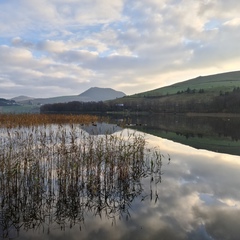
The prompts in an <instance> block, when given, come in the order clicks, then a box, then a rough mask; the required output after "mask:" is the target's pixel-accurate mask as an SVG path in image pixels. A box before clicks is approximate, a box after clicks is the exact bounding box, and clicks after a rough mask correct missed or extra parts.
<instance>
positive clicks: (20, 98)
mask: <svg viewBox="0 0 240 240" xmlns="http://www.w3.org/2000/svg"><path fill="white" fill-rule="evenodd" d="M32 99H34V98H33V97H28V96H18V97H14V98H12V99H11V100H14V101H15V102H22V101H27V100H32Z"/></svg>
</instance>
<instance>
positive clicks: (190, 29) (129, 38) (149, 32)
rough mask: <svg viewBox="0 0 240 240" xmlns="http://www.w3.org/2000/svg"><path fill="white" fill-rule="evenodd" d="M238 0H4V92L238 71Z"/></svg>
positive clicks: (66, 91)
mask: <svg viewBox="0 0 240 240" xmlns="http://www.w3.org/2000/svg"><path fill="white" fill-rule="evenodd" d="M239 10H240V1H239V0H227V1H226V0H0V97H4V98H12V97H16V96H19V95H27V96H31V97H51V96H61V95H76V94H80V93H82V92H83V91H85V90H87V89H88V88H90V87H95V86H96V87H111V88H114V89H116V90H119V91H123V92H125V93H126V94H134V93H139V92H143V91H147V90H151V89H155V88H159V87H162V86H166V85H170V84H172V83H175V82H179V81H183V80H187V79H190V78H194V77H197V76H199V75H209V74H214V73H221V72H227V71H235V70H239V63H240V45H239V43H240V13H239Z"/></svg>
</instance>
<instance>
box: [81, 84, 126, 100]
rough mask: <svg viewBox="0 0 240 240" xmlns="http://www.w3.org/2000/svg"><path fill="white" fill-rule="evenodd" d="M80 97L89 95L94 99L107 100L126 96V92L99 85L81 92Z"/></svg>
mask: <svg viewBox="0 0 240 240" xmlns="http://www.w3.org/2000/svg"><path fill="white" fill-rule="evenodd" d="M79 96H80V97H88V98H91V99H94V101H96V102H97V101H106V100H111V99H115V98H121V97H124V96H126V94H125V93H123V92H120V91H116V90H114V89H112V88H99V87H92V88H90V89H88V90H87V91H85V92H83V93H81V94H80V95H79Z"/></svg>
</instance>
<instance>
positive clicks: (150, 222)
mask: <svg viewBox="0 0 240 240" xmlns="http://www.w3.org/2000/svg"><path fill="white" fill-rule="evenodd" d="M163 119H164V118H163V117H162V116H161V117H159V116H154V117H145V118H144V117H139V116H138V117H135V118H131V119H130V118H128V120H127V121H128V122H127V126H126V128H124V129H122V128H121V127H120V126H117V125H115V124H110V125H108V124H104V123H102V124H97V126H90V125H89V126H81V130H77V131H75V133H76V134H82V132H84V136H93V138H98V137H99V136H98V135H97V132H98V133H100V134H104V133H105V132H106V131H107V132H108V133H109V136H110V137H109V139H111V136H116V140H114V141H116V143H117V144H119V142H117V141H118V140H117V139H121V144H120V145H121V146H123V145H124V143H123V141H122V136H140V137H139V138H138V137H137V138H136V141H137V142H138V143H139V142H141V141H142V140H143V139H142V136H143V137H144V139H145V140H146V148H145V150H144V151H145V154H146V155H145V158H146V159H145V160H146V162H147V164H143V165H141V164H142V163H139V162H138V160H137V159H141V156H142V155H141V154H140V155H137V157H136V158H135V157H134V159H135V162H131V164H130V165H129V166H120V165H118V166H119V168H120V169H121V170H124V171H123V172H122V173H121V174H122V175H121V178H119V176H120V175H114V174H120V173H119V172H118V167H117V165H114V166H113V169H112V171H110V170H107V172H106V168H104V169H105V175H104V171H103V168H101V167H98V166H97V165H94V163H91V164H93V165H91V166H93V168H92V167H89V169H90V170H89V171H93V175H90V176H87V175H84V177H86V178H84V179H88V180H89V179H90V180H89V181H91V179H96V180H97V181H99V182H98V184H100V185H101V189H99V188H97V187H95V186H98V185H95V183H96V182H94V181H93V183H92V184H90V183H89V186H86V185H76V184H73V183H79V180H78V181H77V182H75V180H74V179H75V178H74V177H71V178H69V176H68V175H65V177H61V178H59V177H57V176H59V175H58V173H57V170H56V169H55V168H54V167H51V173H50V172H47V171H48V167H50V165H49V163H47V165H46V164H44V165H36V166H35V165H28V170H25V171H26V172H28V174H27V175H26V177H24V179H23V178H16V179H18V180H17V183H16V186H15V185H14V183H13V182H12V181H11V180H9V182H8V181H7V179H5V175H4V174H5V173H6V169H5V168H1V172H0V174H1V175H0V176H1V178H0V179H1V183H0V184H1V195H0V200H1V208H0V237H2V238H3V237H5V238H7V239H239V236H240V228H239V227H238V225H239V222H240V188H239V183H240V177H239V176H240V157H239V154H238V151H239V140H238V139H239V137H240V135H238V131H239V128H236V126H239V125H237V119H235V118H234V119H230V118H227V119H218V120H217V119H213V118H211V119H208V120H206V119H205V120H204V119H200V118H195V119H194V120H193V119H190V118H187V119H182V118H181V117H179V116H171V117H167V116H165V119H164V120H163ZM214 121H215V122H214ZM201 124H202V125H201ZM223 126H225V127H224V128H223ZM167 127H168V128H167ZM232 128H235V131H232V130H230V129H232ZM54 129H55V128H50V130H48V131H47V132H46V133H49V132H51V130H54ZM79 129H80V127H79ZM96 129H97V130H96ZM34 131H35V132H37V131H36V130H34ZM227 131H228V132H227ZM69 132H70V130H69ZM1 134H2V135H1V136H2V144H3V143H4V144H6V142H7V141H5V140H3V139H4V134H3V132H1ZM11 134H14V133H11ZM22 134H26V135H27V136H28V138H29V137H30V136H31V135H28V134H29V133H28V132H26V131H25V132H24V133H22ZM63 134H64V133H63ZM85 134H86V135H85ZM160 135H162V136H160ZM14 136H15V135H14ZM101 136H105V135H101ZM101 136H100V137H101ZM5 137H6V138H7V133H6V135H5ZM54 137H55V138H56V136H55V135H54ZM58 137H59V136H58ZM60 138H61V136H60ZM103 138H105V137H103ZM41 139H44V134H43V136H42V138H41ZM52 139H54V138H52ZM91 139H92V138H91ZM191 140H193V141H192V142H193V144H192V143H191ZM69 141H71V139H69ZM104 141H105V140H104ZM109 141H110V142H108V145H111V144H112V143H113V142H114V141H113V142H111V141H112V140H109ZM126 141H132V140H131V139H130V138H129V137H127V140H126ZM177 141H178V142H177ZM205 141H207V143H205V144H204V142H205ZM48 143H50V142H48ZM132 143H133V142H132ZM183 143H184V144H183ZM187 143H188V144H187ZM78 145H79V142H77V143H76V146H78ZM113 145H114V144H113ZM189 145H192V146H189ZM74 146H75V145H74ZM98 146H100V145H98ZM126 146H128V147H129V148H130V146H129V145H126ZM193 146H195V147H193ZM204 146H207V148H209V149H211V151H210V150H209V149H208V150H206V149H203V147H204ZM112 147H114V146H112ZM13 148H14V145H13ZM197 148H202V149H197ZM44 149H45V150H46V149H47V147H46V148H44ZM44 149H41V150H40V148H39V149H37V151H36V152H35V154H39V152H40V151H42V152H41V154H42V153H43V152H44V151H45V150H44ZM69 149H70V148H67V149H66V152H67V151H68V150H69ZM212 149H216V151H212ZM113 150H114V148H113ZM231 150H233V152H231ZM1 151H2V152H3V150H1ZM114 151H117V149H115V150H114ZM122 151H125V150H124V149H123V150H122ZM217 151H218V152H217ZM220 151H222V152H223V153H220ZM56 152H58V151H56ZM138 152H140V153H142V148H140V149H139V151H138ZM226 152H227V153H226ZM23 153H24V152H22V154H23ZM24 154H25V153H24ZM50 154H51V155H53V154H54V152H51V153H50ZM69 154H70V155H69ZM112 154H113V156H115V157H117V155H114V154H115V153H114V152H112ZM126 154H128V152H126ZM136 154H137V153H136ZM39 156H40V155H39ZM64 156H67V157H69V156H71V157H73V158H74V163H77V162H78V161H79V158H78V157H79V155H71V153H69V152H68V153H67V155H64ZM134 156H135V155H134ZM28 157H29V159H31V157H32V158H33V155H29V156H28ZM107 157H109V158H111V156H107V155H106V156H104V158H107ZM153 158H154V161H152V160H151V159H153ZM54 159H55V158H54ZM56 159H59V155H56ZM156 159H157V161H155V160H156ZM112 160H113V158H112ZM44 161H46V158H45V160H44ZM61 161H62V162H61ZM61 161H59V162H61V163H62V164H67V163H68V162H69V161H68V160H66V159H64V158H62V159H61ZM46 162H47V161H46ZM46 162H45V163H46ZM34 163H36V162H34ZM51 163H53V162H51ZM41 164H42V163H41ZM83 164H85V163H83ZM87 164H89V162H88V163H87ZM107 164H109V163H108V162H104V166H108V165H107ZM136 164H137V165H136ZM139 165H141V166H140V167H139ZM39 166H41V167H43V170H44V171H43V172H41V171H40V170H41V169H40V170H39ZM63 166H65V165H63ZM74 166H75V165H74ZM74 166H69V165H66V168H65V171H68V170H67V169H68V168H69V167H70V168H71V167H74ZM84 166H85V165H84ZM86 166H88V165H86ZM110 166H112V165H111V164H110V165H109V167H110ZM122 167H124V168H123V169H122ZM23 169H24V168H23ZM74 169H75V168H74ZM108 169H109V168H108ZM4 171H5V172H4ZM23 171H24V170H23ZM31 171H36V173H38V174H39V171H40V173H41V174H45V175H43V176H48V179H47V180H46V179H41V178H40V177H39V178H38V179H35V178H34V177H33V176H34V175H33V174H32V172H31ZM89 171H87V172H86V171H85V173H84V174H88V173H89ZM11 174H14V173H12V172H11ZM18 174H19V175H21V174H22V173H21V171H19V173H18ZM51 174H52V175H51ZM62 174H63V173H62ZM94 174H95V175H98V178H94V176H95V175H94ZM106 174H107V175H106ZM9 176H11V175H9ZM61 176H63V175H61ZM74 176H75V175H74ZM106 176H107V177H106ZM114 176H118V177H117V178H115V177H114ZM9 178H10V177H9ZM19 179H21V181H19ZM111 181H113V182H111ZM39 182H41V183H42V185H41V187H39V186H40V183H39ZM100 182H101V183H100ZM102 182H104V184H103V183H102ZM33 183H34V184H33ZM21 184H22V185H21ZM100 185H99V186H100ZM106 185H107V186H108V187H107V188H106V187H103V186H106ZM18 186H21V189H18ZM29 186H32V188H30V187H29ZM8 188H11V189H16V191H18V192H17V193H19V195H18V194H17V193H16V194H13V195H8V193H9V192H8ZM6 189H7V190H6ZM3 190H4V191H5V194H3V192H4V191H3ZM24 191H25V192H24ZM24 196H25V197H24Z"/></svg>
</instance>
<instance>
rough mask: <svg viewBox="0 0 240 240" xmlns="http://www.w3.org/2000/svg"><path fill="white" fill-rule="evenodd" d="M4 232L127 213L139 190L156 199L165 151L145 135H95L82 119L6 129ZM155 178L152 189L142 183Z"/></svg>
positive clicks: (0, 196) (0, 164) (0, 217)
mask: <svg viewBox="0 0 240 240" xmlns="http://www.w3.org/2000/svg"><path fill="white" fill-rule="evenodd" d="M1 133H2V134H1V135H2V138H1V148H0V237H2V238H13V237H19V236H20V233H21V232H27V231H30V230H37V231H38V232H39V231H40V232H42V233H47V234H50V233H51V231H52V229H56V228H58V229H60V230H63V231H64V230H65V229H66V228H72V227H74V226H78V227H79V229H80V230H81V228H82V226H83V225H84V223H85V218H86V217H87V216H88V215H89V214H91V215H92V216H94V217H97V216H98V217H100V218H104V219H108V220H109V221H111V223H112V224H113V225H115V223H116V221H117V220H118V219H121V218H123V219H129V218H130V212H129V209H130V208H131V204H132V203H133V202H134V200H135V198H137V197H138V198H140V199H141V201H144V200H145V199H146V198H148V199H152V201H154V202H155V203H156V202H157V200H158V192H157V188H156V185H157V184H158V183H159V182H161V176H162V172H161V167H162V155H161V154H160V153H159V152H158V151H157V150H154V151H150V150H148V149H146V147H145V139H144V137H143V136H142V135H136V134H133V133H131V134H130V133H129V134H127V135H125V136H123V135H121V134H120V135H117V136H113V135H102V136H98V137H96V136H90V135H88V134H86V133H84V132H83V131H81V130H78V129H77V128H76V127H74V126H72V127H70V128H65V127H61V126H59V127H58V128H56V127H55V129H52V128H51V127H50V128H44V127H43V128H39V127H33V128H32V129H31V128H29V129H27V128H24V129H8V130H7V129H1ZM144 179H145V180H146V179H149V184H150V189H149V191H146V189H144V187H143V181H144Z"/></svg>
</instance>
